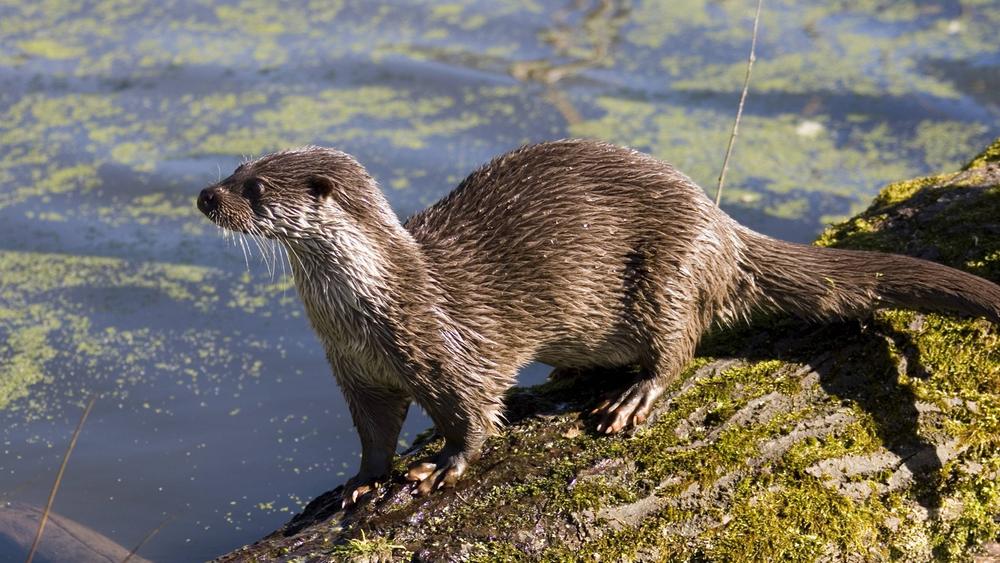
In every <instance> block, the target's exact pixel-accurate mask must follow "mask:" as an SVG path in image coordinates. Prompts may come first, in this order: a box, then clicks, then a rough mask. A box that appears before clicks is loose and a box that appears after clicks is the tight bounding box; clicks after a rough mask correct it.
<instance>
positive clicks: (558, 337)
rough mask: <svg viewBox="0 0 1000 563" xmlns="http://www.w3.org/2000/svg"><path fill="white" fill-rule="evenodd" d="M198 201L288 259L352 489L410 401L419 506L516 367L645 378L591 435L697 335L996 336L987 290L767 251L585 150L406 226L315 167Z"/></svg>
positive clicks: (261, 178)
mask: <svg viewBox="0 0 1000 563" xmlns="http://www.w3.org/2000/svg"><path fill="white" fill-rule="evenodd" d="M248 181H250V182H251V183H252V182H259V186H260V187H259V188H254V187H251V189H249V190H248V189H247V185H248ZM210 190H211V191H212V192H211V193H212V194H213V196H214V197H215V199H214V200H213V201H214V202H215V203H214V205H215V206H216V207H215V208H214V209H206V208H207V207H209V205H208V204H206V206H205V207H203V211H206V213H207V214H208V215H209V217H210V218H212V219H213V220H214V221H215V222H216V223H218V224H219V225H221V226H223V227H227V228H230V229H233V230H236V231H241V232H248V233H251V234H256V235H260V236H264V237H267V238H274V239H277V240H279V241H281V243H282V244H283V245H284V246H285V247H286V248H287V250H288V253H289V258H290V263H291V265H292V269H293V274H294V277H295V282H296V286H297V287H298V290H299V292H300V295H301V297H302V300H303V303H304V304H305V308H306V311H307V313H308V316H309V319H310V321H311V323H312V325H313V327H314V328H315V330H316V332H317V333H318V334H319V336H320V339H321V340H322V342H323V344H324V347H325V350H326V354H327V357H328V358H329V360H330V364H331V366H332V368H333V372H334V374H335V375H336V377H337V381H338V383H339V384H340V386H341V388H342V389H343V392H344V395H345V397H346V399H347V403H348V405H349V406H350V409H351V413H352V415H353V418H354V422H355V425H356V427H357V429H358V432H359V434H360V437H361V441H362V446H363V457H362V463H361V471H360V473H359V474H358V476H357V477H355V480H354V481H353V486H355V487H357V486H361V485H363V484H364V483H366V482H368V481H370V480H372V479H374V478H376V477H377V476H379V475H382V474H384V473H385V472H386V471H387V470H388V469H389V464H390V460H391V456H392V454H393V452H394V449H395V445H396V440H397V437H398V433H399V429H400V426H401V424H402V422H403V419H404V417H405V414H406V410H407V408H408V405H409V403H410V401H411V400H412V401H416V402H417V403H418V404H420V405H421V406H422V407H423V408H424V409H426V411H427V412H428V413H429V414H430V416H431V418H432V419H433V420H434V423H435V425H436V427H437V429H438V430H439V431H440V432H441V434H443V435H444V437H445V440H446V446H445V448H444V450H443V451H442V453H441V454H440V455H439V456H438V457H437V459H435V460H433V461H431V462H428V463H425V464H422V465H419V466H415V467H414V468H413V470H411V473H410V477H411V478H413V479H414V480H419V481H421V484H420V486H419V489H420V491H421V492H428V491H429V490H432V489H433V488H436V487H438V486H441V485H450V484H453V483H454V481H455V480H456V479H457V478H458V477H459V476H460V475H461V474H462V472H463V471H464V469H465V467H466V464H467V463H469V462H471V461H472V460H474V459H475V458H476V457H477V455H478V452H479V449H480V447H481V445H482V443H483V440H484V439H485V438H486V437H487V436H488V435H489V434H490V433H491V432H493V431H494V430H496V428H497V425H498V424H499V423H500V422H501V413H502V409H503V403H502V400H503V393H504V391H505V390H507V389H508V388H509V387H510V386H511V385H512V384H513V383H514V381H515V376H516V374H517V371H518V370H519V369H520V368H521V367H523V366H524V365H526V364H527V363H529V362H531V361H533V360H538V361H541V362H544V363H547V364H550V365H552V366H556V367H566V368H587V367H596V366H610V367H614V366H625V365H635V364H638V365H639V366H640V367H641V368H642V373H644V374H645V375H644V377H643V378H641V379H640V380H639V381H637V382H635V383H633V384H632V386H631V387H629V388H628V389H626V390H625V391H624V392H623V393H622V395H621V396H620V397H618V398H617V399H615V400H612V401H606V402H605V403H603V404H602V405H601V406H600V407H599V408H598V409H596V414H597V415H598V417H599V418H598V429H599V430H601V431H605V432H615V431H618V430H620V429H622V428H624V427H627V426H631V425H635V424H639V423H641V422H642V421H643V420H644V419H645V416H646V414H647V413H648V410H649V408H650V406H651V405H652V402H653V401H654V400H655V399H656V398H657V397H658V396H659V395H660V394H661V393H662V391H663V389H664V388H665V387H666V386H667V385H668V384H669V383H670V382H671V381H672V380H673V379H674V378H675V377H676V376H677V375H678V374H679V373H680V371H681V370H682V369H683V367H684V365H685V364H686V363H687V362H688V361H689V360H691V358H692V356H693V354H694V350H695V346H696V345H697V343H698V340H699V338H700V337H701V335H702V334H703V333H704V332H705V331H706V330H707V329H708V328H709V327H710V325H712V323H714V322H722V323H729V322H733V321H735V320H739V319H745V318H747V317H748V316H749V315H750V314H751V313H752V312H753V311H755V310H760V309H764V310H777V311H786V312H789V313H792V314H796V315H799V316H803V317H807V318H812V319H817V320H824V319H831V318H843V317H857V316H863V315H867V314H868V313H869V312H871V311H872V310H873V309H874V308H876V307H880V306H885V305H899V306H903V307H911V308H915V309H921V310H926V311H944V312H959V313H966V314H971V315H976V316H983V317H986V318H988V319H990V320H992V321H993V322H1000V287H998V286H996V285H994V284H992V283H990V282H988V281H986V280H983V279H981V278H978V277H976V276H973V275H971V274H967V273H964V272H961V271H958V270H954V269H952V268H948V267H945V266H941V265H938V264H934V263H931V262H927V261H923V260H918V259H915V258H909V257H905V256H898V255H890V254H883V253H874V252H861V251H846V250H833V249H824V248H818V247H813V246H805V245H799V244H792V243H787V242H782V241H778V240H774V239H771V238H769V237H766V236H764V235H761V234H758V233H756V232H753V231H751V230H749V229H746V228H745V227H742V226H741V225H739V224H737V223H736V222H735V221H734V220H733V219H732V218H730V217H729V216H728V215H726V214H725V213H724V212H723V211H722V210H721V209H719V208H718V207H717V206H715V205H714V204H713V203H712V202H711V201H710V200H709V199H708V198H707V197H706V196H705V195H704V193H703V191H702V189H701V188H700V187H698V186H697V185H695V184H694V182H692V181H691V180H690V179H689V178H687V177H686V176H684V175H683V174H681V173H680V172H678V171H677V170H676V169H674V168H673V167H672V166H670V165H669V164H666V163H663V162H661V161H659V160H656V159H654V158H653V157H651V156H648V155H646V154H642V153H639V152H637V151H634V150H630V149H626V148H621V147H617V146H613V145H610V144H606V143H601V142H596V141H580V140H567V141H556V142H550V143H543V144H538V145H532V146H526V147H522V148H520V149H517V150H515V151H512V152H510V153H507V154H504V155H502V156H500V157H498V158H496V159H494V160H493V161H491V162H490V163H488V164H486V165H484V166H483V167H481V168H480V169H478V170H476V171H475V172H473V173H472V174H471V175H470V176H469V177H468V178H466V179H465V180H464V181H463V182H462V183H461V184H460V185H459V186H458V187H457V188H456V189H455V190H454V191H453V192H451V193H450V194H449V195H448V196H446V197H445V198H444V199H442V200H441V201H439V202H437V203H436V204H434V205H432V206H431V207H429V208H427V209H426V210H424V211H422V212H421V213H418V214H417V215H415V216H414V217H412V218H410V219H409V220H408V221H406V223H405V224H401V223H400V222H399V221H398V219H397V218H396V216H395V215H394V214H393V212H392V211H391V209H390V207H389V204H388V202H387V201H386V200H385V198H384V196H383V195H382V193H381V191H380V190H379V189H378V187H377V185H376V183H375V182H374V180H373V179H372V178H371V177H370V176H369V175H368V173H367V172H366V171H365V170H364V168H363V167H361V165H359V164H358V163H357V162H356V161H355V160H354V159H353V158H351V157H349V156H347V155H346V154H344V153H341V152H338V151H334V150H331V149H323V148H317V147H307V148H304V149H299V150H294V151H286V152H281V153H276V154H273V155H269V156H265V157H263V158H260V159H258V160H255V161H252V162H249V163H247V164H245V165H243V166H241V167H240V168H239V169H238V170H237V171H236V172H235V173H234V174H233V176H231V177H229V178H227V179H226V180H223V181H222V182H220V183H219V184H217V185H216V186H213V187H210V188H207V189H206V191H205V192H203V194H204V193H207V192H209V191H210ZM248 191H249V192H250V193H249V194H248V193H247V192H248ZM203 197H204V195H203ZM359 490H363V487H362V488H361V489H359Z"/></svg>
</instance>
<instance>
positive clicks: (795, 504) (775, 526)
mask: <svg viewBox="0 0 1000 563" xmlns="http://www.w3.org/2000/svg"><path fill="white" fill-rule="evenodd" d="M886 512H887V511H886V509H885V508H884V507H883V506H881V505H880V504H879V503H876V502H873V503H858V502H855V501H853V500H851V499H849V498H847V497H845V496H843V495H841V494H839V493H837V492H835V491H832V490H830V489H829V488H828V487H826V486H824V485H822V484H821V483H819V482H818V481H817V480H816V479H812V478H809V477H803V478H799V479H796V480H794V481H786V482H780V483H774V482H772V481H771V480H770V479H766V478H765V479H760V480H758V479H747V480H745V481H743V482H741V483H740V485H739V486H738V487H737V492H736V498H735V503H734V508H733V510H732V511H731V512H730V513H729V515H730V517H731V518H732V519H731V520H730V523H729V525H727V526H726V527H725V528H723V529H721V530H720V531H719V533H718V534H717V535H716V536H715V538H714V541H713V542H712V544H711V546H710V547H709V548H708V549H706V555H707V556H708V557H709V558H710V559H711V560H716V561H733V562H743V561H775V560H781V561H815V560H817V559H821V558H822V556H824V555H826V554H828V553H830V552H831V548H832V549H833V550H834V551H832V552H833V553H841V554H848V553H850V554H858V555H860V556H861V558H862V559H872V560H878V559H884V558H886V557H887V556H888V553H886V551H885V548H884V547H882V546H883V541H884V540H885V537H884V536H885V533H884V532H883V530H881V526H880V524H879V523H880V522H881V521H882V520H883V519H884V518H885V516H886Z"/></svg>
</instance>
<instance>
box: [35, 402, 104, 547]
mask: <svg viewBox="0 0 1000 563" xmlns="http://www.w3.org/2000/svg"><path fill="white" fill-rule="evenodd" d="M96 399H97V397H96V396H91V397H90V401H88V402H87V407H86V408H85V409H83V415H81V416H80V422H78V423H77V425H76V430H74V431H73V437H72V438H70V440H69V446H67V448H66V453H65V454H64V455H63V460H62V465H60V466H59V473H56V480H55V482H53V483H52V490H51V491H49V501H48V502H47V503H45V511H44V512H42V519H41V520H39V521H38V530H37V531H36V532H35V540H34V541H33V542H31V550H30V551H29V552H28V559H27V560H26V562H25V563H31V561H32V559H34V558H35V551H37V550H38V542H39V541H41V539H42V532H43V531H44V530H45V523H46V522H48V520H49V513H50V512H52V503H53V502H55V500H56V493H57V492H59V485H60V484H62V478H63V473H65V472H66V464H68V463H69V456H70V455H72V453H73V448H75V447H76V439H77V438H79V437H80V431H81V430H83V423H85V422H87V417H88V416H90V409H92V408H93V407H94V401H95V400H96Z"/></svg>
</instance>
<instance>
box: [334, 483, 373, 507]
mask: <svg viewBox="0 0 1000 563" xmlns="http://www.w3.org/2000/svg"><path fill="white" fill-rule="evenodd" d="M376 487H378V483H375V482H372V483H365V484H364V485H358V486H356V487H353V488H352V487H351V486H350V485H348V487H347V488H346V489H345V490H344V495H343V497H342V498H341V501H340V508H341V510H344V509H347V508H350V507H352V506H354V505H355V504H357V502H358V499H359V498H361V497H363V496H365V495H367V494H368V493H370V492H372V491H374V490H375V488H376Z"/></svg>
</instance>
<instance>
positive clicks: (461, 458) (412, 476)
mask: <svg viewBox="0 0 1000 563" xmlns="http://www.w3.org/2000/svg"><path fill="white" fill-rule="evenodd" d="M469 457H470V456H468V455H466V454H464V453H461V452H458V453H449V452H447V451H442V452H441V453H440V454H438V455H437V456H435V457H434V458H432V459H430V460H425V461H419V462H417V463H414V464H413V465H411V466H410V470H409V471H408V472H407V473H406V479H407V480H408V481H412V482H415V483H418V485H417V487H416V490H415V491H414V492H415V494H417V495H419V496H425V495H428V494H430V493H431V492H432V491H436V490H438V489H441V488H451V487H454V486H455V483H457V482H458V480H459V479H460V478H461V477H462V475H463V474H465V470H466V469H467V468H468V467H469V463H470V461H472V460H471V459H469Z"/></svg>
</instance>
